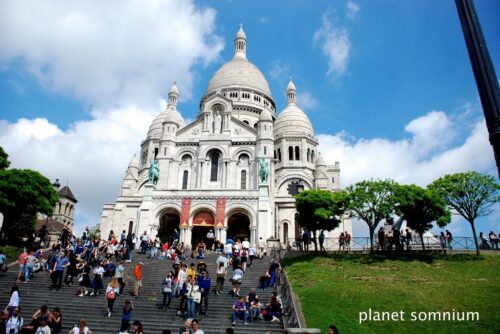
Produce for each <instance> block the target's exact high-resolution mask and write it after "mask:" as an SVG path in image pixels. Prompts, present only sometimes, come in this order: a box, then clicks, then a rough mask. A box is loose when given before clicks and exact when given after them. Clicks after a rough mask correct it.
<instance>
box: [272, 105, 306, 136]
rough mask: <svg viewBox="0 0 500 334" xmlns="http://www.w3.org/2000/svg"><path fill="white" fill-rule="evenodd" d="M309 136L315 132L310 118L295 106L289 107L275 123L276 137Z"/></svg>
mask: <svg viewBox="0 0 500 334" xmlns="http://www.w3.org/2000/svg"><path fill="white" fill-rule="evenodd" d="M304 134H306V135H309V136H313V134H314V131H313V127H312V124H311V121H310V120H309V117H307V115H306V114H305V113H304V112H303V111H302V110H301V109H300V108H299V107H297V105H295V104H291V105H288V106H287V107H286V108H285V110H283V111H282V112H281V113H280V114H279V115H278V118H277V119H276V122H275V123H274V135H275V136H276V135H304Z"/></svg>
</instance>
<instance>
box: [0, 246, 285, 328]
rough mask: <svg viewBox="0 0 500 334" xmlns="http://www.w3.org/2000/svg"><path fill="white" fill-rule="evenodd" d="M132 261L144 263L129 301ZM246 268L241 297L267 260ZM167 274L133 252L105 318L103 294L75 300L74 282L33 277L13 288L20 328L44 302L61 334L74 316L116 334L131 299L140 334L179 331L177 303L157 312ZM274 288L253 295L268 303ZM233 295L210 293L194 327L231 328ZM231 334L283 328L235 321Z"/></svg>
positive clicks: (5, 292) (168, 266)
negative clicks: (56, 316)
mask: <svg viewBox="0 0 500 334" xmlns="http://www.w3.org/2000/svg"><path fill="white" fill-rule="evenodd" d="M138 261H142V262H144V268H143V273H144V279H143V288H142V290H141V293H140V296H139V298H138V299H134V297H133V296H130V295H129V291H130V290H131V289H132V288H133V266H134V264H135V263H137V262H138ZM215 261H216V255H215V254H214V253H208V254H207V256H206V259H205V263H207V266H208V272H209V274H210V277H211V279H212V286H215V271H216V270H215V267H216V265H215ZM190 262H194V263H198V262H199V260H194V259H193V260H192V261H191V259H188V260H187V261H186V263H187V264H188V265H189V263H190ZM253 264H254V265H253V267H252V268H247V271H246V273H245V277H244V280H243V284H242V286H241V295H246V294H247V293H248V292H249V291H250V288H252V287H254V288H256V287H257V286H258V281H259V277H260V276H261V275H263V274H264V272H265V271H266V270H267V268H268V266H269V260H268V259H267V258H264V259H263V260H255V261H254V263H253ZM17 269H18V266H17V265H14V266H12V267H10V268H9V271H8V272H7V273H0V303H1V305H0V306H1V307H2V308H3V307H5V306H6V305H7V304H8V301H9V292H10V287H11V285H12V284H13V283H14V282H15V281H16V277H17ZM169 270H173V268H172V263H171V261H159V260H154V261H151V260H150V259H148V258H147V256H146V255H140V254H134V257H133V262H132V263H127V264H126V269H125V271H126V275H127V279H126V282H127V286H126V287H125V291H124V294H123V295H120V296H118V298H117V300H116V302H115V306H114V309H115V310H114V313H113V315H112V317H111V318H108V317H107V314H106V306H107V301H106V299H105V297H104V291H103V292H102V293H101V294H100V295H99V296H86V297H78V296H76V295H77V290H78V282H77V280H76V279H75V284H74V285H73V286H63V287H62V288H61V289H60V290H59V291H56V290H53V291H50V290H49V286H50V283H51V281H50V280H49V277H48V275H47V273H44V272H40V273H36V274H35V276H34V277H33V279H32V280H31V282H30V283H27V284H23V283H20V284H19V289H20V294H21V308H22V313H21V314H22V316H23V318H24V321H25V324H26V323H29V321H31V316H32V315H33V313H34V312H35V311H36V310H37V309H38V308H39V307H40V306H41V305H43V304H47V305H48V306H49V309H51V310H52V309H53V308H54V307H56V306H58V307H60V308H61V311H62V314H63V330H62V331H61V333H67V332H68V331H69V330H70V329H71V327H72V326H73V324H75V323H76V322H77V321H78V319H79V318H80V317H85V318H86V319H87V323H88V326H89V328H90V329H91V330H92V331H93V333H95V334H116V333H118V331H119V329H120V322H121V310H122V307H123V305H124V302H125V300H126V299H130V300H132V302H133V304H134V307H135V309H134V311H133V312H132V321H134V320H140V321H141V322H142V324H143V327H144V332H145V333H146V334H151V333H158V334H160V333H161V332H162V330H164V329H170V330H172V333H177V331H178V329H179V327H181V326H182V323H183V318H182V317H180V316H177V314H176V312H177V310H176V308H177V306H178V305H179V302H180V299H175V298H174V299H173V300H172V303H171V305H170V309H168V310H165V311H162V310H160V309H158V307H157V304H159V303H161V302H162V298H163V297H162V293H161V291H162V286H161V282H162V279H163V277H164V275H165V274H166V273H167V272H168V271H169ZM227 277H228V278H230V277H232V269H229V272H228V276H227ZM109 280H110V278H105V279H104V286H106V285H107V283H108V282H109ZM224 285H225V289H224V290H225V292H228V291H232V286H231V283H230V282H229V281H228V280H226V282H225V284H224ZM272 291H274V289H271V288H268V289H266V291H264V292H258V295H259V298H260V301H261V302H262V303H264V304H265V303H268V302H269V300H270V297H271V292H272ZM234 301H235V297H232V296H231V295H229V294H228V293H224V294H222V295H218V296H217V295H215V294H213V293H211V294H210V297H209V308H208V311H209V312H208V315H207V316H205V315H200V316H199V317H198V320H199V321H200V329H202V330H203V331H204V332H205V333H206V334H216V333H224V331H225V329H226V328H227V327H231V320H230V316H231V314H232V310H231V308H232V304H233V302H234ZM234 331H235V333H248V334H258V333H267V331H272V332H273V333H283V332H284V331H283V325H282V324H281V323H270V322H267V321H254V322H252V323H250V324H248V325H244V324H243V321H242V320H238V321H237V323H236V326H235V327H234Z"/></svg>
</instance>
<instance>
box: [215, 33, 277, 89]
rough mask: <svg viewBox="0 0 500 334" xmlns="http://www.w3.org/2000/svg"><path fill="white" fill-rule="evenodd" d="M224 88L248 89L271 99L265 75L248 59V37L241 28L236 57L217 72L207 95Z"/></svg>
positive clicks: (237, 38)
mask: <svg viewBox="0 0 500 334" xmlns="http://www.w3.org/2000/svg"><path fill="white" fill-rule="evenodd" d="M224 88H247V89H250V90H253V91H256V92H259V93H261V94H264V95H266V96H267V97H269V98H272V97H271V89H269V84H268V82H267V80H266V78H265V77H264V74H262V72H261V71H260V70H259V69H258V68H257V66H255V65H254V64H252V63H251V62H249V61H248V59H247V36H246V34H245V32H244V31H243V27H242V26H240V30H239V31H238V33H237V34H236V38H235V39H234V57H233V59H231V60H230V61H229V62H227V63H226V64H224V65H222V66H221V68H219V69H218V70H217V72H215V74H214V76H213V77H212V79H210V81H209V82H208V87H207V91H206V92H205V95H207V94H208V93H211V92H213V91H216V90H219V89H224Z"/></svg>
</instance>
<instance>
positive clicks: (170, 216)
mask: <svg viewBox="0 0 500 334" xmlns="http://www.w3.org/2000/svg"><path fill="white" fill-rule="evenodd" d="M180 220H181V219H180V216H179V213H178V212H177V211H175V210H168V211H166V212H165V213H164V214H163V215H162V216H161V217H160V228H159V229H158V238H160V240H161V241H162V242H168V243H169V244H170V245H171V244H172V243H173V242H174V239H175V233H176V230H177V232H178V231H179V223H180Z"/></svg>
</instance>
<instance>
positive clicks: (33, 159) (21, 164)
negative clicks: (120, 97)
mask: <svg viewBox="0 0 500 334" xmlns="http://www.w3.org/2000/svg"><path fill="white" fill-rule="evenodd" d="M158 111H159V110H144V109H139V108H137V107H127V108H119V109H113V110H108V111H107V113H106V115H105V116H102V117H99V118H95V119H92V120H90V121H81V122H77V123H75V124H73V126H72V127H71V128H70V129H68V130H66V131H62V130H60V129H59V128H58V127H57V126H56V125H54V124H51V123H50V122H49V121H48V120H47V119H44V118H37V119H34V120H27V119H20V120H18V121H17V122H15V123H7V122H1V123H0V142H1V143H2V146H3V147H4V149H5V151H6V152H7V153H8V154H9V156H10V157H9V159H10V160H11V161H12V165H11V167H15V168H31V169H36V170H39V171H40V172H41V173H42V174H44V175H45V176H47V177H49V178H50V179H51V180H54V179H55V178H59V179H61V183H62V184H65V183H66V181H68V182H69V183H68V184H69V186H70V188H71V189H72V191H73V192H74V194H75V196H76V197H77V199H78V201H79V203H78V206H77V210H76V214H77V217H76V219H77V223H78V224H79V228H81V227H82V226H85V225H95V224H96V223H97V221H98V218H99V214H100V210H101V208H102V205H103V203H106V202H111V201H113V200H115V199H116V195H117V194H118V190H119V184H120V180H121V179H122V177H123V176H124V173H125V170H126V168H127V165H128V162H129V161H130V159H131V158H132V155H133V154H134V153H137V152H138V150H139V143H140V142H141V140H143V139H144V136H145V135H146V133H147V129H148V127H149V125H150V123H151V121H152V118H153V117H154V115H155V114H157V113H158ZM97 113H100V112H97Z"/></svg>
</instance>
